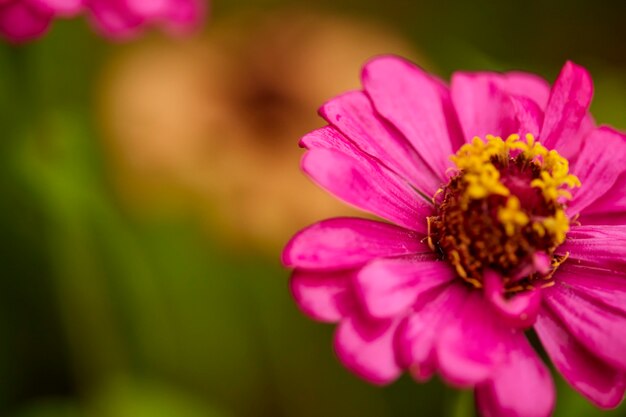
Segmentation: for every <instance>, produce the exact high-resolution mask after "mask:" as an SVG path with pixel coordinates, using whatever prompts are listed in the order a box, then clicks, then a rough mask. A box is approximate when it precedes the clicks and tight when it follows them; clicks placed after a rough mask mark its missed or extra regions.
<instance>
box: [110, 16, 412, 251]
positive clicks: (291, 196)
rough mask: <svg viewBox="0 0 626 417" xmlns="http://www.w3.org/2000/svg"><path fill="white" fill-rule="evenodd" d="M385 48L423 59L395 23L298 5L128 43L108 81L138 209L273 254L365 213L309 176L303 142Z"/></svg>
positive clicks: (127, 196)
mask: <svg viewBox="0 0 626 417" xmlns="http://www.w3.org/2000/svg"><path fill="white" fill-rule="evenodd" d="M381 53H397V54H401V55H404V56H408V57H412V58H413V59H414V60H415V58H416V54H415V53H414V52H413V51H412V49H411V48H410V47H409V46H408V45H407V44H406V42H405V41H403V40H402V39H401V38H399V37H398V36H397V35H394V34H392V33H391V32H390V31H389V30H386V29H383V28H381V27H378V26H375V25H372V24H369V23H365V22H360V21H356V20H353V19H348V18H344V17H338V16H333V15H324V14H320V13H313V12H311V11H293V10H290V11H282V12H279V13H273V14H247V15H245V16H237V17H231V18H228V19H225V20H222V21H219V20H215V21H213V22H212V28H211V31H210V33H208V34H207V35H205V36H204V37H202V38H198V39H194V40H189V41H184V42H181V41H172V40H168V39H162V38H159V39H151V40H149V41H145V42H143V43H140V44H137V45H134V46H131V47H129V49H127V50H125V51H124V52H122V53H120V54H119V55H118V56H117V57H115V58H114V60H113V61H112V62H111V64H110V65H109V66H108V69H107V70H106V72H105V75H104V79H103V83H102V84H101V86H100V87H101V100H100V110H101V111H100V113H101V120H102V125H103V128H104V138H105V146H106V149H107V150H108V156H109V160H110V162H111V164H110V165H111V174H112V178H113V181H114V184H115V187H116V189H117V190H118V191H119V193H120V195H121V197H122V200H123V201H124V202H125V203H126V204H127V205H129V206H130V207H131V208H132V209H133V210H134V211H136V213H138V214H139V215H142V216H147V215H148V216H149V215H152V216H153V215H163V214H166V213H170V214H171V213H172V212H174V213H178V212H180V210H185V211H191V212H193V213H195V214H198V215H200V218H201V219H202V220H203V221H204V222H205V224H206V225H207V226H208V227H209V230H211V231H217V232H218V233H219V234H220V238H222V239H223V238H227V239H228V241H229V242H231V243H244V244H252V245H254V246H255V247H257V248H261V249H262V250H265V251H267V250H269V251H272V253H274V254H275V253H276V250H277V249H278V248H280V247H281V246H282V245H283V244H284V243H285V242H286V240H287V239H288V238H289V237H290V236H291V235H292V234H293V233H294V232H295V231H296V230H297V229H299V228H301V227H303V226H305V225H307V224H310V223H312V222H314V221H316V220H320V219H322V218H326V217H333V216H340V215H354V214H357V213H356V212H354V211H353V210H351V209H349V208H347V207H346V206H345V205H342V204H341V203H339V202H337V201H336V200H335V199H334V198H333V197H331V196H329V195H327V194H326V193H325V192H323V191H322V190H320V189H319V188H317V187H316V186H315V185H314V184H313V183H312V182H311V181H309V180H308V179H307V178H305V176H304V175H303V174H302V173H301V172H300V171H299V168H298V163H299V159H300V156H301V154H302V150H301V149H299V148H298V146H297V143H298V139H299V138H300V137H301V136H302V135H303V134H305V133H306V132H308V131H310V130H312V129H315V128H316V127H321V126H323V125H324V122H323V120H321V119H320V118H319V117H318V116H317V114H316V110H317V108H318V107H319V106H320V105H321V104H322V103H323V102H324V101H325V100H328V99H329V98H331V97H333V96H335V95H337V94H340V93H342V92H344V91H347V90H350V89H357V88H359V80H358V77H359V73H360V68H361V66H362V65H363V63H364V62H365V61H366V60H367V59H368V58H370V57H372V56H374V55H377V54H381ZM357 215H358V214H357Z"/></svg>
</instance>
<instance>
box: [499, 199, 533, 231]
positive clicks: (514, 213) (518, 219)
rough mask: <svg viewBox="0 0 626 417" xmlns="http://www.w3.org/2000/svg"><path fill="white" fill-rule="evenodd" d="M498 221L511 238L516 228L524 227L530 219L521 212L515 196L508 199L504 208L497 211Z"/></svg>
mask: <svg viewBox="0 0 626 417" xmlns="http://www.w3.org/2000/svg"><path fill="white" fill-rule="evenodd" d="M498 220H500V223H502V225H503V226H504V231H505V232H506V234H507V236H513V235H514V234H515V231H516V230H517V229H518V227H524V226H526V225H527V224H528V222H529V221H530V219H529V218H528V216H527V215H526V213H524V212H523V211H522V210H521V204H520V202H519V199H518V198H517V197H515V196H511V197H509V199H508V200H507V202H506V206H505V207H500V209H499V210H498Z"/></svg>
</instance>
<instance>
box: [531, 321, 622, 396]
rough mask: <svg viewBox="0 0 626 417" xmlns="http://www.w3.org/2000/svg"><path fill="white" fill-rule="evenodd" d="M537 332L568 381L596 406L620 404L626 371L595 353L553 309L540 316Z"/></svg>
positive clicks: (555, 364)
mask: <svg viewBox="0 0 626 417" xmlns="http://www.w3.org/2000/svg"><path fill="white" fill-rule="evenodd" d="M535 331H536V332H537V335H538V336H539V339H541V343H542V344H543V347H544V348H545V349H546V351H547V352H548V355H549V356H550V358H551V359H552V362H553V363H554V366H556V368H557V369H558V370H559V372H560V373H561V374H562V375H563V377H564V378H565V380H566V381H567V382H568V383H569V384H570V385H571V386H572V387H574V388H575V389H576V390H577V391H578V392H580V393H581V394H583V395H584V396H585V397H587V398H588V399H589V400H591V401H592V402H593V403H594V404H595V405H597V406H598V407H602V408H613V407H616V406H617V405H618V404H619V403H620V402H621V401H622V398H624V391H625V390H626V374H624V372H623V371H619V370H616V369H615V368H614V367H612V366H610V365H608V364H606V363H604V362H603V361H601V360H599V359H598V358H597V357H595V356H594V355H592V354H591V353H590V352H589V351H588V350H587V349H585V348H584V347H583V346H582V345H581V344H580V343H578V342H577V341H576V339H575V338H573V337H572V336H571V335H570V334H569V332H568V331H567V330H566V329H565V328H564V326H563V324H562V323H561V322H560V321H559V320H558V319H557V318H556V317H555V316H554V314H553V313H551V312H550V311H549V310H544V311H543V312H542V313H541V314H540V315H539V317H538V318H537V323H536V324H535Z"/></svg>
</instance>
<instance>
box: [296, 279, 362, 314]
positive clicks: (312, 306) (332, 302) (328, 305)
mask: <svg viewBox="0 0 626 417" xmlns="http://www.w3.org/2000/svg"><path fill="white" fill-rule="evenodd" d="M354 274H355V272H354V271H331V272H326V271H308V270H300V269H297V270H295V271H294V272H293V274H292V276H291V280H290V282H289V284H290V285H289V286H290V288H291V293H292V295H293V298H294V299H295V300H296V303H297V304H298V306H299V307H300V309H301V310H302V311H303V312H304V313H306V314H307V315H309V316H310V317H311V318H313V319H315V320H319V321H327V322H336V321H339V320H340V319H341V318H343V317H344V316H346V314H347V313H349V312H350V311H351V310H352V304H353V302H354V301H353V297H352V293H351V291H350V281H351V280H352V279H353V277H354Z"/></svg>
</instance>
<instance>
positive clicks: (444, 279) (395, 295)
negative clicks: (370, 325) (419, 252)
mask: <svg viewBox="0 0 626 417" xmlns="http://www.w3.org/2000/svg"><path fill="white" fill-rule="evenodd" d="M455 277H456V275H455V273H454V271H453V269H452V268H451V267H450V265H448V264H446V263H445V262H441V261H438V260H435V256H432V255H431V256H429V257H428V258H426V259H424V257H421V258H416V257H409V258H398V259H379V260H375V261H372V262H371V263H369V264H367V265H366V266H365V267H364V268H363V269H362V270H361V271H360V272H359V273H358V275H357V279H356V291H357V293H358V295H359V296H360V297H361V299H362V300H363V303H364V305H365V309H366V311H367V312H368V313H369V314H370V315H371V316H372V317H377V318H386V317H393V316H395V315H397V314H399V313H401V312H403V311H405V310H406V309H408V308H409V307H410V306H411V305H413V303H415V301H416V300H417V299H418V297H420V296H421V295H423V294H424V293H425V292H427V291H429V290H432V289H433V288H436V287H438V286H441V285H444V284H446V283H448V282H450V281H452V280H453V279H454V278H455Z"/></svg>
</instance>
